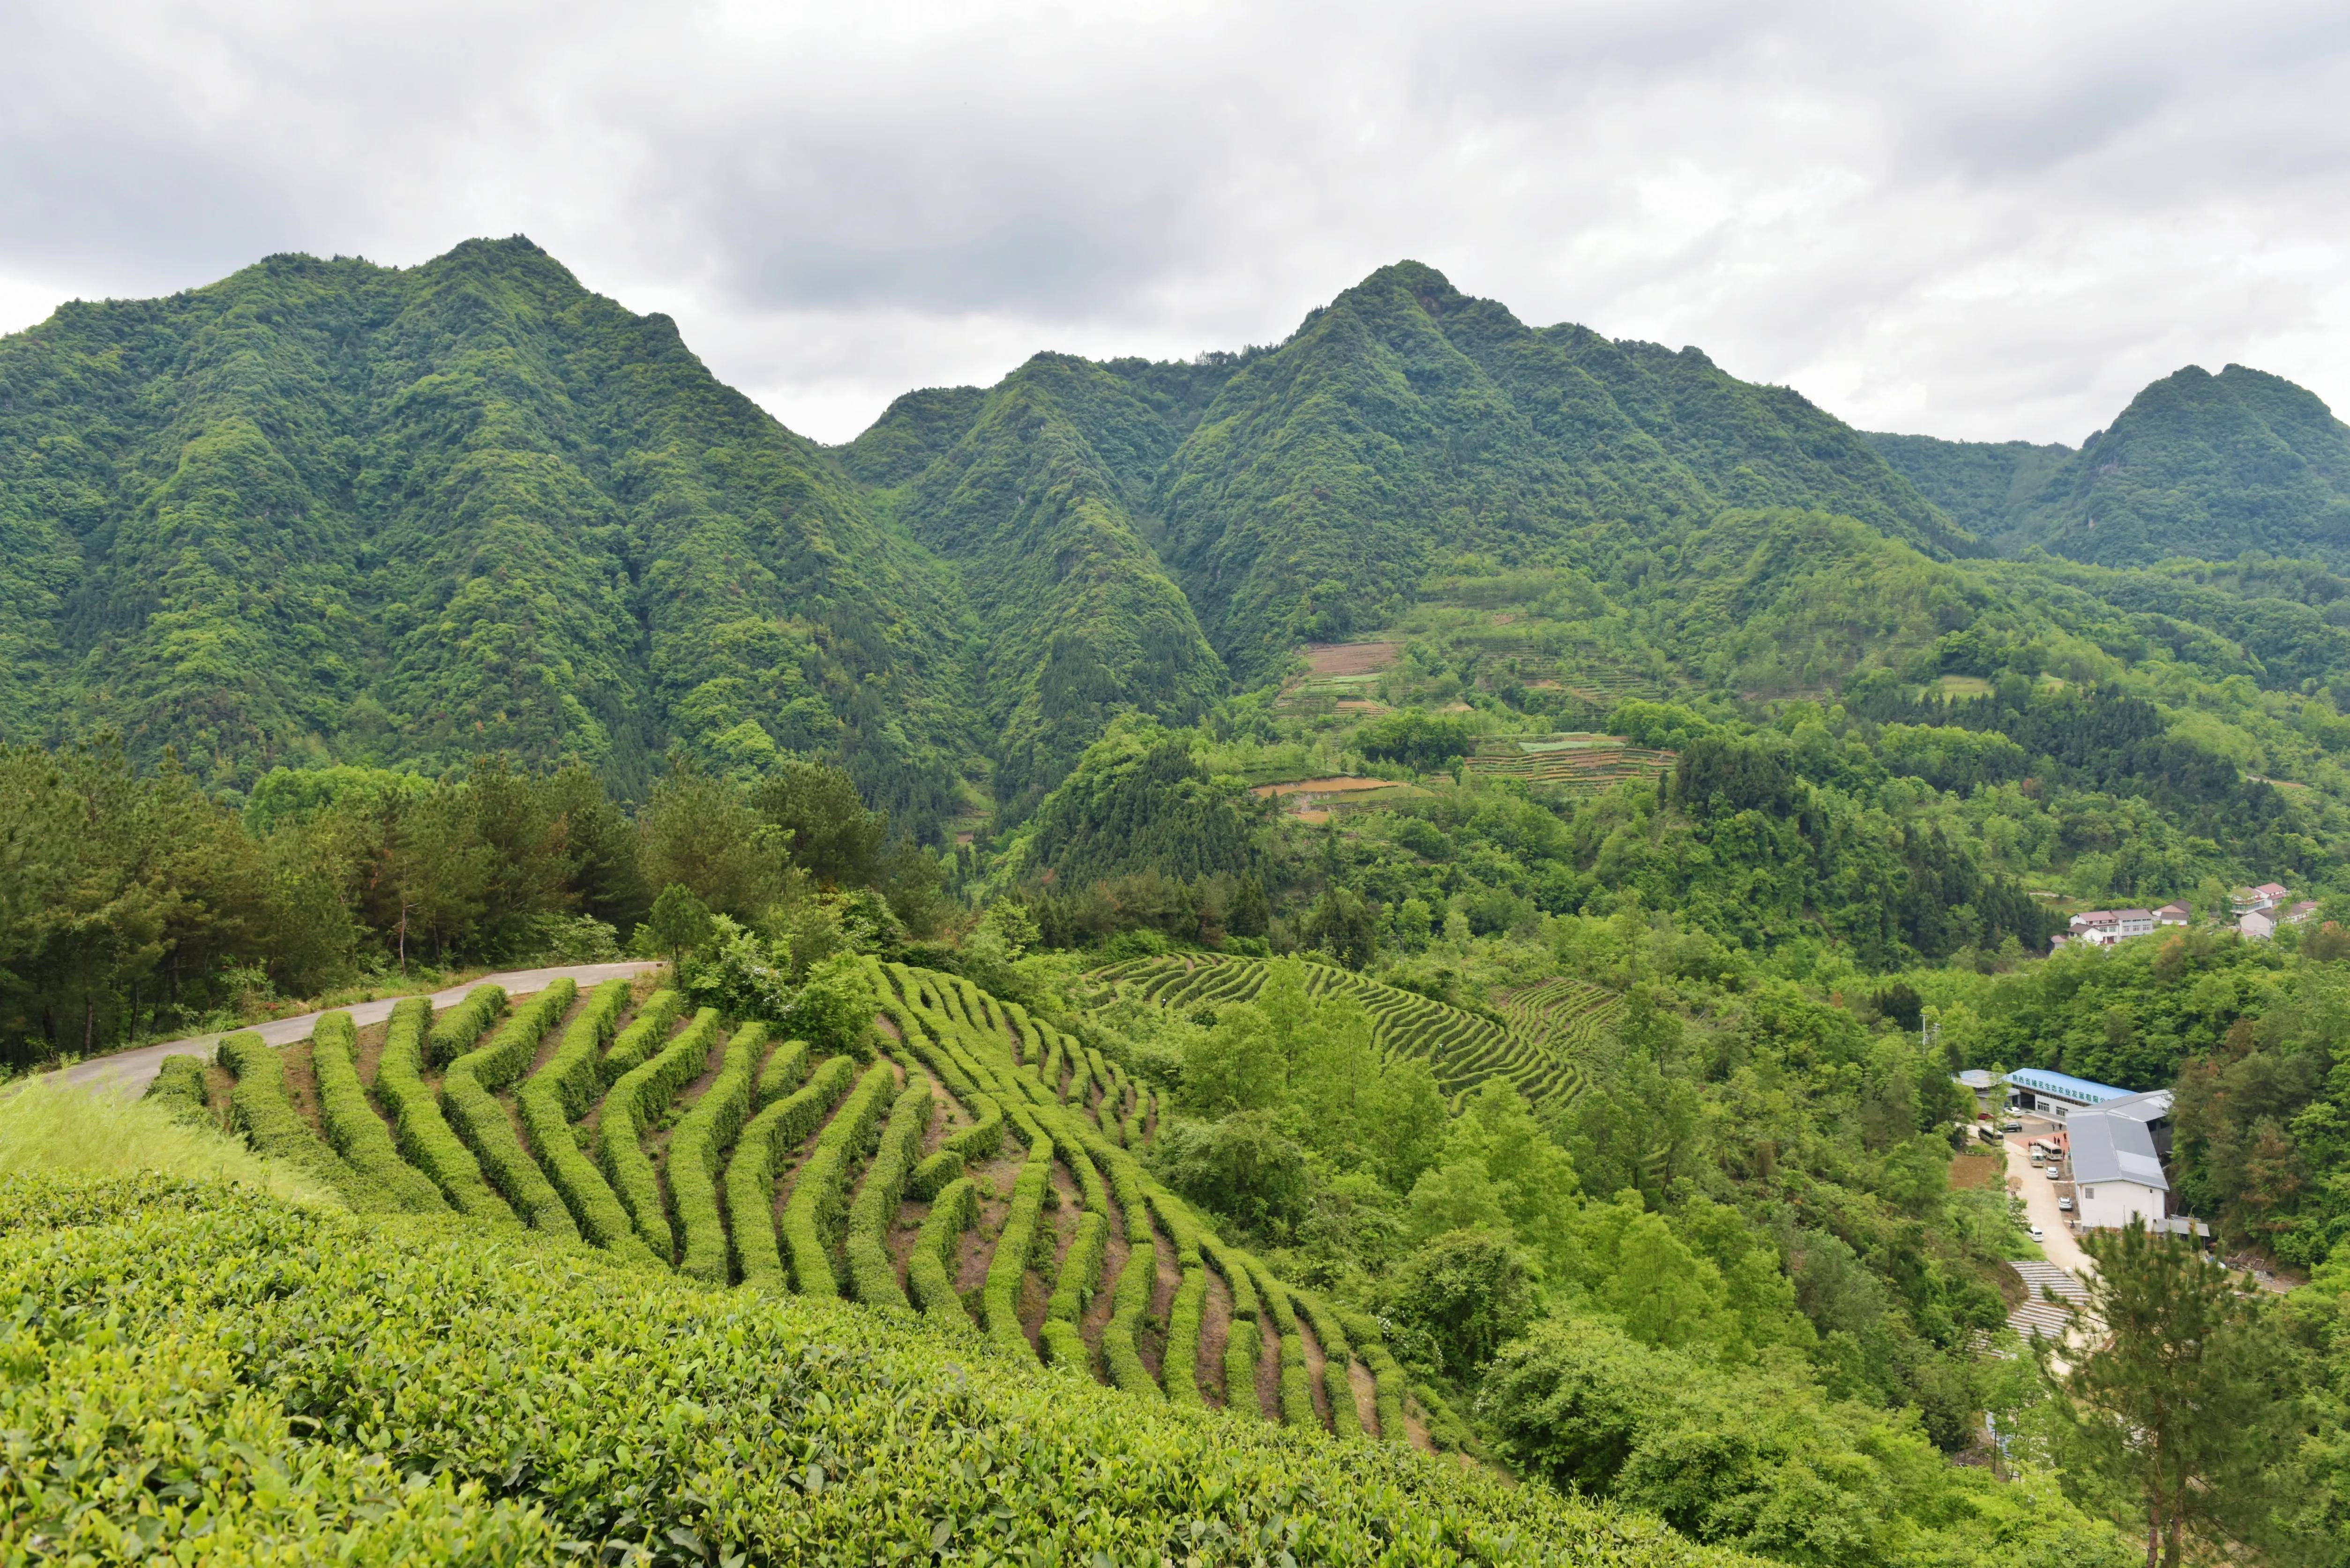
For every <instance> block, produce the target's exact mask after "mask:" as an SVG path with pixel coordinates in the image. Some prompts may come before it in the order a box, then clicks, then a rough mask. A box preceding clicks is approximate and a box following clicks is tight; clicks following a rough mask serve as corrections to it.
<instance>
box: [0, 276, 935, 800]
mask: <svg viewBox="0 0 2350 1568" xmlns="http://www.w3.org/2000/svg"><path fill="white" fill-rule="evenodd" d="M0 537H5V542H6V545H7V548H6V551H5V556H6V560H7V563H8V564H7V566H5V568H0V570H5V572H6V573H7V574H8V577H7V580H6V581H5V584H0V587H5V595H0V599H4V600H5V609H0V616H5V619H0V639H5V649H6V652H7V654H8V658H7V659H6V661H5V662H6V666H7V670H8V675H7V679H6V684H5V689H0V703H5V707H0V722H5V725H6V729H7V732H8V734H9V735H10V736H11V737H12V738H19V739H22V738H26V737H43V736H53V735H61V734H67V733H73V732H86V731H88V730H91V729H94V728H98V727H100V726H109V727H113V728H117V729H119V730H120V731H121V732H122V733H123V734H124V736H125V738H126V739H127V741H128V742H130V745H131V747H132V749H133V751H134V753H137V754H140V755H152V754H153V753H156V752H157V751H159V750H160V749H161V747H162V746H163V745H165V744H167V743H170V744H174V745H177V746H178V747H179V748H180V750H181V752H182V755H183V757H185V758H186V759H187V760H188V761H189V763H191V765H192V766H193V767H194V768H195V769H196V771H197V772H198V773H199V774H201V775H202V776H203V777H204V778H206V779H207V780H208V781H210V782H211V783H213V784H217V785H241V784H245V783H248V782H249V781H250V780H251V779H252V778H254V777H255V775H257V774H259V773H260V772H262V771H264V770H265V769H267V768H268V767H270V766H272V765H274V764H276V763H303V762H306V761H313V760H324V759H327V758H329V757H332V758H339V759H345V760H359V761H371V762H383V763H413V764H416V765H420V766H423V767H427V768H432V767H439V766H442V765H445V764H448V763H455V762H457V761H460V760H462V759H463V757H465V756H467V755H470V754H473V753H478V752H483V751H490V750H497V749H511V750H513V751H515V752H516V753H519V754H521V755H524V756H525V757H530V758H534V759H551V758H555V757H559V756H565V755H573V756H577V757H580V758H582V759H584V760H587V761H588V762H590V763H594V764H595V765H597V766H598V768H599V769H600V770H602V771H604V772H605V773H606V774H608V776H610V777H612V778H613V779H614V780H615V781H616V782H618V783H619V784H622V785H624V786H628V787H639V786H641V785H642V784H643V783H644V782H645V781H646V780H648V779H649V777H650V773H651V768H652V763H653V760H654V758H655V757H657V756H658V754H659V753H660V751H661V749H662V748H663V747H664V746H666V745H668V744H669V743H671V742H684V743H686V744H688V745H689V746H691V747H693V748H695V749H697V750H699V751H702V752H703V753H706V754H709V755H712V756H714V757H718V758H723V759H737V760H742V761H745V762H755V761H756V760H758V759H759V758H760V757H761V756H763V755H768V754H772V753H774V751H775V747H776V746H777V745H783V746H785V747H789V748H792V749H795V750H803V751H808V752H812V753H817V754H823V755H829V756H834V757H837V759H839V760H840V761H842V762H844V763H846V764H847V766H848V767H849V768H850V770H851V771H852V772H853V773H854V774H856V775H857V777H858V781H859V783H860V784H862V785H863V786H864V787H865V788H866V789H867V791H868V794H870V795H871V796H872V797H873V798H874V799H875V800H877V801H879V802H881V803H885V804H887V805H889V806H890V807H891V809H893V810H896V811H899V812H901V813H905V814H909V815H913V816H915V817H918V818H919V817H922V816H926V815H929V816H934V815H938V814H940V813H941V812H944V811H946V810H948V809H951V807H952V806H953V805H954V802H955V800H956V798H957V796H958V794H959V791H960V788H961V784H960V776H961V774H962V773H963V772H964V771H965V769H964V765H963V764H964V759H965V757H966V756H967V755H968V754H969V753H970V750H971V745H970V742H969V740H968V739H967V730H968V722H967V718H966V713H967V704H968V693H967V691H965V689H964V681H963V677H962V669H961V662H960V661H961V652H962V649H961V642H960V639H959V631H958V627H957V613H958V612H957V611H956V610H954V609H953V608H951V606H952V605H953V604H954V602H955V601H954V597H953V596H954V588H953V585H952V582H951V578H949V577H948V576H945V575H943V574H941V572H940V571H939V570H938V568H937V566H936V565H935V564H934V563H933V562H932V561H931V560H930V559H929V557H928V556H926V554H925V553H924V552H922V551H920V549H919V548H917V547H915V546H914V545H911V544H910V542H908V541H906V540H904V539H903V538H901V537H900V536H899V535H896V534H894V533H893V532H891V531H890V530H889V529H888V528H886V527H884V526H882V525H881V524H880V522H879V519H878V518H877V517H876V515H875V514H874V513H873V511H872V509H871V508H870V507H869V506H868V504H866V502H865V499H864V496H863V493H862V492H861V490H860V488H859V487H858V485H857V484H856V483H854V482H853V481H852V480H850V479H849V478H848V477H847V475H846V474H844V473H842V472H840V470H839V469H838V468H837V466H836V465H835V464H834V463H833V462H831V461H830V460H829V459H828V458H827V456H826V454H825V453H824V452H822V451H821V450H820V449H818V448H817V447H816V446H814V445H812V444H810V443H809V442H807V441H803V440H801V439H800V438H798V437H796V436H794V435H793V434H792V433H791V432H790V431H785V429H783V428H782V427H781V426H780V425H778V424H776V423H775V421H774V420H772V419H770V418H768V417H767V416H766V415H765V414H764V413H763V412H761V411H760V410H758V409H757V408H756V407H755V406H754V405H753V404H752V403H751V402H750V401H749V400H747V399H745V398H743V396H741V395H740V394H739V393H736V392H734V391H733V390H731V389H728V388H726V387H724V386H723V385H721V384H720V383H719V382H718V381H716V380H715V379H712V377H711V375H710V374H709V372H708V371H707V370H706V369H704V368H703V367H702V364H701V362H700V361H699V360H697V359H696V358H694V357H693V356H692V355H691V353H690V352H689V351H688V350H687V349H686V348H685V346H684V344H683V343H682V342H681V341H680V340H679V337H678V335H677V330H676V327H675V326H674V325H673V324H672V323H671V322H670V321H669V320H668V319H667V318H666V317H658V316H655V317H639V316H635V315H631V314H630V313H629V312H627V311H625V310H623V309H621V308H620V307H619V306H617V305H614V304H613V303H612V302H610V301H609V300H606V299H602V298H599V297H598V296H595V295H592V294H590V293H588V292H587V290H586V289H584V288H582V287H581V286H579V284H578V282H577V280H576V279H575V278H573V277H572V276H571V275H570V274H569V273H568V272H567V271H566V270H564V268H563V267H562V266H561V265H558V264H557V263H556V262H555V261H554V260H553V259H552V258H550V257H549V256H547V255H546V254H545V253H544V252H542V251H540V250H539V249H538V248H537V247H536V246H535V245H533V244H530V243H529V242H528V241H527V240H523V239H519V238H517V239H512V240H506V241H501V242H496V243H489V242H469V243H468V244H463V245H460V246H459V247H457V249H455V250H453V251H452V252H451V253H450V254H447V255H445V256H442V257H441V258H439V259H438V260H435V261H432V262H430V263H427V264H426V265H422V266H419V267H415V268H412V269H409V270H405V271H400V270H393V269H389V268H383V267H378V266H373V265H369V264H368V263H365V262H362V261H356V260H336V261H330V262H328V261H318V260H316V259H313V258H310V257H306V256H276V257H272V258H270V259H269V260H267V261H265V262H263V263H261V264H260V265H256V266H253V267H250V268H247V269H246V270H244V271H243V272H240V273H238V274H237V275H234V277H231V278H228V279H226V280H225V281H224V282H222V283H219V284H216V285H213V286H210V287H208V288H203V289H198V290H194V291H192V292H190V293H186V294H182V295H177V296H172V297H171V298H169V299H161V300H147V301H129V302H123V301H113V302H108V303H105V304H96V305H90V304H77V305H72V306H67V307H66V308H64V309H62V310H60V311H59V312H58V313H57V315H56V316H54V317H51V318H50V319H49V320H48V321H47V322H45V323H43V324H42V325H41V326H39V327H35V328H33V329H32V330H30V331H28V332H25V333H22V334H18V335H16V336H15V337H8V338H5V339H0ZM942 606H950V607H949V608H946V609H944V610H943V612H942V609H941V607H942Z"/></svg>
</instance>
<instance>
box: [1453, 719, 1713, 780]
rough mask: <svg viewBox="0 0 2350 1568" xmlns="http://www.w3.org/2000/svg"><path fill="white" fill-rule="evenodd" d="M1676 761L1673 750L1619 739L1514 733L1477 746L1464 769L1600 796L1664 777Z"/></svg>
mask: <svg viewBox="0 0 2350 1568" xmlns="http://www.w3.org/2000/svg"><path fill="white" fill-rule="evenodd" d="M1677 760H1678V759H1677V758H1676V757H1675V755H1674V753H1671V752H1663V751H1656V750H1652V749H1650V748H1649V747H1647V746H1636V745H1634V744H1632V743H1631V742H1629V741H1627V740H1625V739H1624V738H1623V737H1622V736H1620V735H1595V734H1583V733H1571V734H1559V735H1511V736H1501V737H1491V738H1488V739H1485V740H1482V741H1480V742H1477V750H1476V751H1475V752H1474V753H1472V754H1471V756H1470V757H1469V759H1468V761H1467V762H1466V763H1463V764H1462V765H1463V767H1464V769H1465V770H1466V771H1467V772H1469V773H1472V774H1485V775H1487V776H1489V777H1495V778H1514V779H1523V780H1525V781H1526V782H1527V783H1528V784H1550V785H1554V786H1565V788H1566V789H1567V790H1568V791H1570V792H1571V793H1573V794H1599V793H1600V792H1602V791H1604V790H1606V789H1608V788H1609V787H1611V786H1613V785H1615V784H1622V783H1624V782H1625V781H1626V780H1627V779H1652V778H1662V777H1663V776H1664V775H1666V774H1669V773H1671V772H1672V769H1673V763H1674V762H1675V761H1677Z"/></svg>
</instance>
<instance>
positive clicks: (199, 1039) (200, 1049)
mask: <svg viewBox="0 0 2350 1568" xmlns="http://www.w3.org/2000/svg"><path fill="white" fill-rule="evenodd" d="M660 967H661V965H660V964H659V963H658V962H654V961H650V960H642V959H637V960H631V961H628V962H626V963H578V964H563V965H558V966H556V967H555V968H552V969H519V970H513V971H508V972H507V973H504V974H485V975H484V976H483V977H482V978H481V979H479V980H476V981H468V982H467V983H465V984H463V985H455V986H451V987H450V988H449V989H448V990H446V991H436V992H433V993H432V1006H433V1009H434V1011H436V1012H438V1011H439V1010H440V1009H442V1008H444V1007H453V1006H455V1005H456V1004H457V1002H459V1001H461V1000H462V999H463V997H464V994H465V993H466V992H469V991H471V990H473V987H474V986H477V985H502V986H504V987H505V990H506V994H507V995H509V996H530V995H533V994H535V993H536V992H542V991H545V990H546V988H547V987H548V986H550V985H552V984H554V983H555V981H556V980H558V979H559V978H561V977H562V976H564V975H569V976H570V977H571V978H572V979H573V980H575V981H578V982H579V987H580V989H581V990H583V991H585V990H587V988H588V987H590V986H594V985H598V984H601V983H602V982H603V981H608V980H610V979H612V978H614V977H615V976H617V975H638V974H645V973H648V972H650V971H653V970H657V969H660ZM398 1000H399V999H398V998H395V997H386V998H385V999H383V1000H382V1001H380V1002H353V1003H352V1004H351V1005H350V1006H348V1007H337V1008H329V1009H328V1010H327V1011H328V1012H348V1013H349V1014H350V1015H351V1022H352V1023H356V1024H359V1025H361V1026H362V1027H364V1026H365V1025H367V1024H369V1023H382V1022H383V1021H384V1020H385V1019H387V1018H389V1017H390V1016H391V1009H392V1005H393V1003H394V1002H396V1001H398ZM323 1016H325V1014H324V1013H321V1012H305V1013H302V1014H300V1015H298V1016H296V1017H293V1018H275V1019H272V1020H270V1021H269V1022H268V1023H256V1024H255V1025H254V1026H253V1032H254V1033H256V1034H258V1035H260V1036H261V1037H262V1039H264V1040H265V1041H266V1042H268V1043H269V1044H272V1045H290V1044H293V1043H294V1042H296V1040H307V1039H308V1038H309V1037H310V1031H311V1029H312V1027H313V1026H315V1025H316V1024H317V1022H318V1020H319V1019H320V1018H321V1017H323ZM228 1033H237V1032H236V1031H234V1030H232V1031H229V1032H228ZM220 1040H221V1037H220V1035H218V1034H198V1035H193V1036H192V1037H190V1038H189V1039H186V1040H167V1041H165V1042H164V1043H163V1044H161V1045H141V1046H140V1047H139V1048H138V1049H137V1050H135V1051H119V1052H117V1053H115V1054H113V1055H111V1056H95V1057H92V1058H91V1059H90V1060H88V1061H87V1062H77V1063H75V1064H73V1065H72V1066H70V1067H61V1068H59V1069H58V1070H57V1071H56V1072H54V1073H51V1074H49V1075H48V1077H49V1080H50V1081H51V1082H52V1083H57V1084H72V1085H78V1086H80V1087H85V1088H92V1089H101V1088H102V1089H114V1090H117V1091H119V1092H120V1093H122V1094H126V1095H140V1094H144V1093H146V1091H147V1085H149V1084H151V1083H152V1082H154V1079H155V1075H156V1073H157V1072H158V1071H160V1070H161V1067H162V1065H163V1058H164V1057H166V1056H202V1057H203V1058H204V1059H205V1060H206V1061H210V1060H211V1059H212V1054H213V1046H215V1045H217V1044H220Z"/></svg>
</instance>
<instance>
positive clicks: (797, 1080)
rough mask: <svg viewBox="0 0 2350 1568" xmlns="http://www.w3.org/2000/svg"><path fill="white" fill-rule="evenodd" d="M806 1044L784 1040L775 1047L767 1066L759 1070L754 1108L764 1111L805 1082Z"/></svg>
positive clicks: (806, 1065)
mask: <svg viewBox="0 0 2350 1568" xmlns="http://www.w3.org/2000/svg"><path fill="white" fill-rule="evenodd" d="M807 1075H808V1043H807V1042H806V1041H805V1040H786V1041H785V1042H784V1043H783V1044H780V1045H778V1046H776V1047H775V1054H774V1055H772V1056H770V1057H768V1058H767V1064H766V1065H765V1066H764V1067H762V1068H760V1069H759V1087H758V1092H757V1094H756V1095H755V1096H754V1108H756V1109H760V1110H764V1109H765V1108H766V1107H767V1106H772V1105H774V1104H775V1102H776V1101H777V1100H780V1099H782V1098H783V1097H784V1096H785V1095H788V1094H790V1093H791V1092H792V1091H794V1090H795V1089H797V1088H798V1087H799V1086H800V1085H803V1084H805V1083H806V1082H807Z"/></svg>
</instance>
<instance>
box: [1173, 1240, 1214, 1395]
mask: <svg viewBox="0 0 2350 1568" xmlns="http://www.w3.org/2000/svg"><path fill="white" fill-rule="evenodd" d="M1207 1306H1208V1270H1207V1265H1205V1264H1204V1263H1198V1262H1194V1263H1192V1264H1191V1266H1189V1267H1188V1268H1186V1269H1185V1270H1184V1271H1183V1282H1182V1283H1181V1284H1180V1285H1178V1286H1177V1287H1176V1289H1175V1300H1174V1303H1173V1304H1172V1305H1170V1307H1169V1308H1168V1309H1167V1359H1166V1364H1165V1366H1163V1367H1162V1368H1161V1370H1162V1372H1163V1373H1164V1375H1165V1376H1164V1378H1163V1381H1164V1382H1165V1383H1166V1385H1167V1397H1169V1398H1170V1399H1172V1400H1173V1401H1175V1403H1176V1404H1178V1405H1204V1404H1206V1403H1207V1401H1206V1400H1205V1399H1203V1398H1202V1397H1201V1395H1200V1330H1201V1320H1202V1319H1203V1318H1204V1317H1205V1315H1206V1313H1207Z"/></svg>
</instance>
